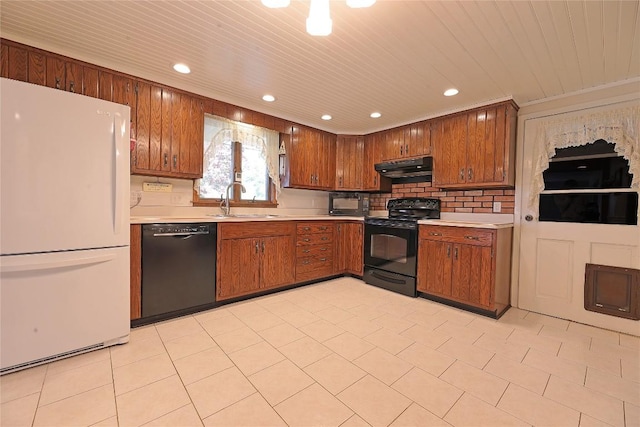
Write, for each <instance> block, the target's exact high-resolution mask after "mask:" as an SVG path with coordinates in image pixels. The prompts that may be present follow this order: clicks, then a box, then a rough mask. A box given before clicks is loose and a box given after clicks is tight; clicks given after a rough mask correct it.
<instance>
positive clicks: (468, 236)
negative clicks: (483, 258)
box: [419, 225, 496, 246]
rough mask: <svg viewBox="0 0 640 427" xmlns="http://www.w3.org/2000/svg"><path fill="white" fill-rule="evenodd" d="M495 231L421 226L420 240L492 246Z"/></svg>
mask: <svg viewBox="0 0 640 427" xmlns="http://www.w3.org/2000/svg"><path fill="white" fill-rule="evenodd" d="M495 233H496V231H495V230H488V229H483V228H470V227H451V226H442V225H421V226H420V231H419V236H420V239H429V240H437V241H447V242H452V243H464V244H467V245H476V246H491V244H492V243H493V236H495Z"/></svg>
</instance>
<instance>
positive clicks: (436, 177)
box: [431, 101, 518, 188]
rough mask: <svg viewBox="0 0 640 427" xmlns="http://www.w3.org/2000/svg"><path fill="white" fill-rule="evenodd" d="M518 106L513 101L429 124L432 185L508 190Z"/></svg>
mask: <svg viewBox="0 0 640 427" xmlns="http://www.w3.org/2000/svg"><path fill="white" fill-rule="evenodd" d="M517 111H518V107H517V106H516V104H515V103H513V101H507V102H502V103H498V104H492V105H489V106H486V107H482V108H477V109H473V110H469V111H465V112H462V113H459V114H454V115H451V116H446V117H443V118H440V119H436V120H434V121H433V126H432V130H431V131H432V139H433V141H434V143H433V186H434V187H439V188H491V187H512V186H513V185H514V183H515V145H516V144H515V142H516V141H515V139H516V119H517Z"/></svg>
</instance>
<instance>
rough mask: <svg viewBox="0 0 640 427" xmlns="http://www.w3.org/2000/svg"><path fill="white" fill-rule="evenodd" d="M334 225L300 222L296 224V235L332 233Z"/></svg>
mask: <svg viewBox="0 0 640 427" xmlns="http://www.w3.org/2000/svg"><path fill="white" fill-rule="evenodd" d="M333 226H334V224H332V223H329V222H302V223H298V226H297V231H298V235H301V234H315V233H333Z"/></svg>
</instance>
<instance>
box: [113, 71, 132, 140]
mask: <svg viewBox="0 0 640 427" xmlns="http://www.w3.org/2000/svg"><path fill="white" fill-rule="evenodd" d="M135 87H136V86H135V83H134V81H133V80H132V79H130V78H128V77H126V76H122V75H115V76H113V85H112V93H113V99H112V101H113V102H116V103H118V104H122V105H127V106H129V108H130V109H131V112H130V116H129V118H130V120H131V122H130V131H131V138H133V139H135V138H136V120H137V116H136V90H135Z"/></svg>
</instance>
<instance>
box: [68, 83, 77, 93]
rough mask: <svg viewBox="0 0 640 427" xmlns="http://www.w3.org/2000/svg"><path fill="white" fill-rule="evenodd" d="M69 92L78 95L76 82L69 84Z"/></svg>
mask: <svg viewBox="0 0 640 427" xmlns="http://www.w3.org/2000/svg"><path fill="white" fill-rule="evenodd" d="M69 92H73V93H76V84H75V83H74V82H70V83H69Z"/></svg>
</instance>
